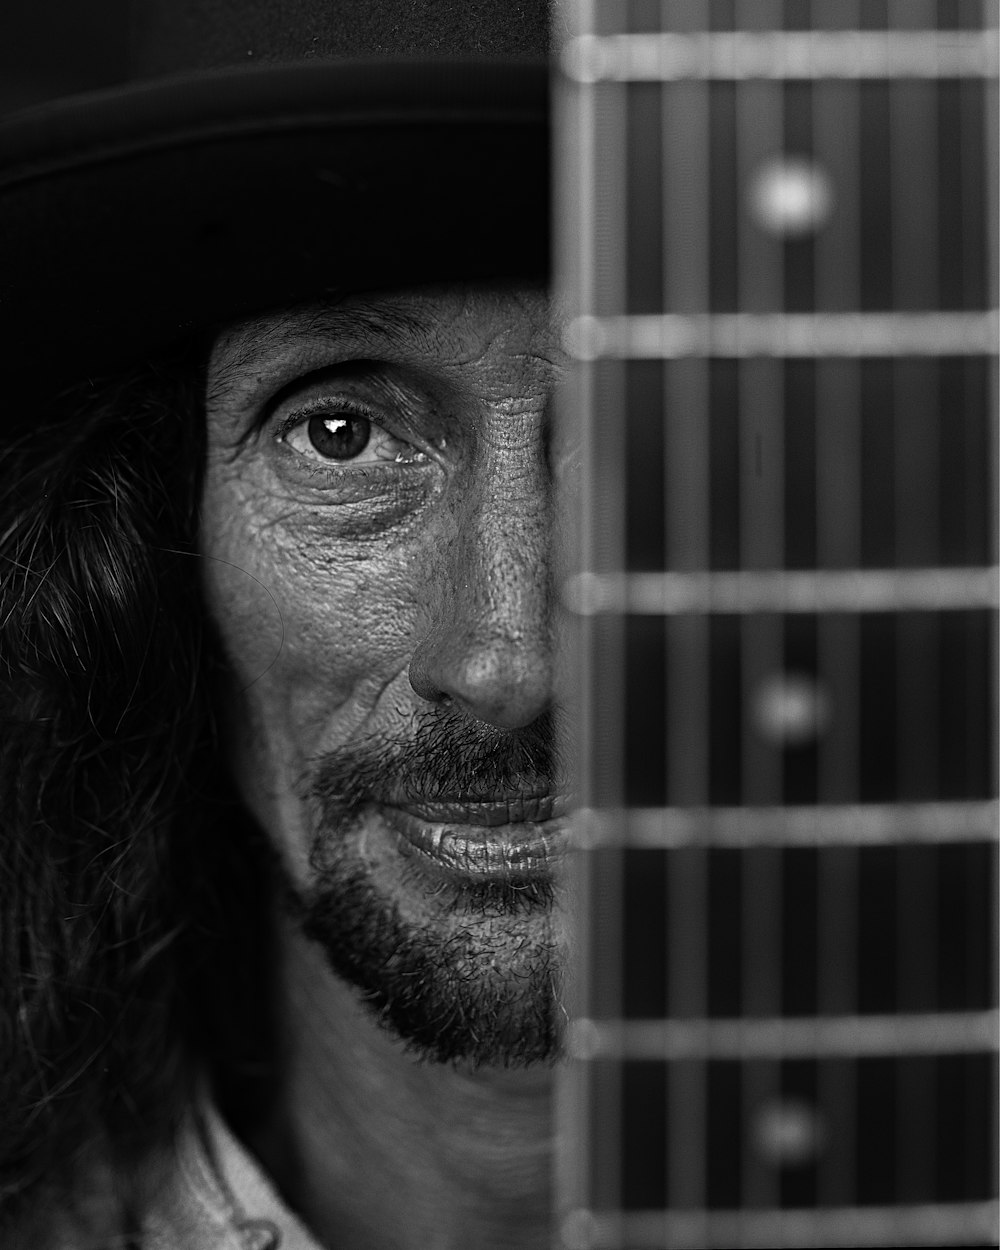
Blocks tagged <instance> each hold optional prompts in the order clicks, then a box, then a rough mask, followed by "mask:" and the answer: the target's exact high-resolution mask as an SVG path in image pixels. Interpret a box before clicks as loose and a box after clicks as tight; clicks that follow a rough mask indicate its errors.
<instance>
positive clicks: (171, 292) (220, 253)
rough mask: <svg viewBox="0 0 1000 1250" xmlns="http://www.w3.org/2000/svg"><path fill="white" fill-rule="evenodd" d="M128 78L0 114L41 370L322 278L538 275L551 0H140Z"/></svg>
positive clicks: (350, 281) (136, 344) (0, 169)
mask: <svg viewBox="0 0 1000 1250" xmlns="http://www.w3.org/2000/svg"><path fill="white" fill-rule="evenodd" d="M133 10H134V13H133V31H132V34H133V56H132V72H131V75H130V78H129V81H128V82H127V83H126V84H124V85H122V86H120V87H115V88H113V89H110V90H104V91H100V92H92V93H88V94H86V95H79V96H76V97H73V98H68V99H64V100H59V101H56V102H53V103H48V104H45V105H42V106H39V107H37V108H34V109H31V110H27V111H24V112H22V113H20V114H18V115H16V116H13V117H11V118H9V119H7V120H5V121H4V122H2V123H0V344H2V348H0V350H2V351H3V353H4V357H5V362H4V369H5V372H7V373H8V375H9V374H10V373H11V371H13V372H15V373H16V372H19V371H23V370H30V371H31V372H32V373H33V374H34V375H35V376H36V378H37V380H38V381H39V383H40V384H42V385H45V384H58V383H61V382H63V381H68V380H73V379H76V378H78V377H80V376H82V375H84V374H91V373H99V372H106V371H108V370H112V369H114V368H115V367H117V366H119V365H121V364H122V363H125V362H128V361H133V360H135V359H136V358H138V357H141V356H142V355H143V354H146V353H148V352H149V351H150V350H151V349H154V348H156V347H158V346H161V345H165V344H167V343H169V342H170V341H171V340H172V339H176V338H178V337H180V336H183V335H185V334H187V333H189V332H190V331H191V330H192V329H193V328H196V327H200V326H208V325H212V324H217V323H220V322H225V321H227V320H232V319H234V318H237V317H240V316H243V315H248V314H250V313H252V312H255V311H261V310H263V309H265V308H268V307H275V306H279V305H287V304H292V303H296V302H299V301H302V300H305V299H309V298H315V297H317V296H319V295H321V294H322V293H323V292H324V291H329V290H345V289H346V290H351V289H366V290H367V289H372V288H377V287H395V286H403V285H410V284H413V283H419V282H430V281H449V280H477V279H493V278H517V277H534V278H539V277H543V276H544V275H545V274H546V273H547V267H548V218H549V195H548V106H547V96H548V70H547V67H546V63H545V54H546V50H547V38H548V12H547V8H546V4H545V0H514V2H513V3H501V2H499V0H133Z"/></svg>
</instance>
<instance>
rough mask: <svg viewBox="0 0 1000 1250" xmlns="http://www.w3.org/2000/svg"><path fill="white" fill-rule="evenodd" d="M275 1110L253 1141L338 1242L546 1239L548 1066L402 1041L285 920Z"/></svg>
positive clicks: (339, 1247) (388, 1244)
mask: <svg viewBox="0 0 1000 1250" xmlns="http://www.w3.org/2000/svg"><path fill="white" fill-rule="evenodd" d="M281 958H282V963H281V968H280V972H279V991H278V998H279V1001H278V1029H279V1034H280V1039H281V1042H280V1044H281V1054H282V1061H281V1062H282V1072H281V1085H280V1092H279V1094H278V1097H277V1098H276V1100H275V1112H274V1114H273V1116H272V1118H271V1120H270V1122H269V1123H268V1125H267V1126H266V1129H265V1131H264V1132H262V1134H261V1135H260V1138H259V1139H255V1140H254V1141H253V1142H252V1143H251V1144H252V1145H253V1146H254V1148H255V1149H256V1150H257V1151H258V1153H259V1154H260V1156H261V1159H262V1162H263V1164H264V1166H265V1168H266V1169H267V1170H268V1171H269V1172H270V1174H271V1176H272V1177H273V1179H274V1180H275V1182H276V1184H277V1185H278V1187H279V1189H280V1190H281V1191H282V1192H283V1194H284V1196H285V1198H286V1200H287V1201H288V1202H289V1204H290V1205H291V1206H292V1207H293V1208H294V1209H295V1210H296V1211H297V1212H298V1213H299V1215H300V1216H301V1218H302V1219H303V1220H304V1221H305V1223H306V1224H307V1225H308V1226H309V1227H310V1228H311V1229H312V1231H313V1232H314V1234H315V1235H316V1236H317V1238H318V1239H319V1240H320V1241H321V1242H323V1243H325V1244H327V1245H329V1246H331V1247H336V1250H362V1248H363V1250H417V1248H419V1250H458V1248H459V1247H461V1248H462V1250H467V1248H468V1247H469V1246H478V1247H482V1248H483V1250H535V1248H536V1247H537V1248H538V1250H541V1247H543V1246H547V1245H549V1244H550V1241H549V1203H550V1180H551V1178H550V1170H551V1157H550V1154H551V1136H552V1124H551V1086H552V1072H551V1070H549V1069H541V1068H540V1069H536V1070H531V1071H519V1072H507V1071H502V1070H498V1069H481V1070H479V1071H476V1072H473V1071H469V1070H462V1069H461V1068H456V1067H452V1066H447V1065H441V1064H431V1063H425V1062H422V1061H420V1060H419V1058H417V1057H415V1056H414V1055H412V1054H409V1053H407V1052H406V1051H405V1049H404V1047H403V1046H402V1044H401V1043H399V1042H398V1041H396V1040H395V1039H393V1038H391V1037H390V1036H389V1035H388V1034H387V1033H386V1032H385V1031H384V1030H383V1029H382V1028H381V1027H380V1026H379V1025H378V1024H377V1023H376V1022H375V1020H374V1019H373V1018H372V1017H371V1015H370V1014H369V1013H368V1012H366V1011H365V1010H364V1009H363V1008H362V1007H361V1006H360V1005H359V1004H358V1003H357V1001H356V996H355V994H354V992H353V991H352V990H351V989H350V988H349V987H347V986H345V985H344V984H343V983H342V982H341V981H340V980H339V978H337V977H335V976H334V975H333V974H332V973H331V972H330V971H329V970H328V968H327V966H326V963H325V960H324V958H323V955H322V952H321V951H320V950H319V949H318V947H316V946H315V945H314V944H313V943H311V942H309V941H308V940H307V939H305V938H304V937H302V936H301V935H300V934H298V933H297V932H293V931H292V930H291V929H290V928H288V929H286V930H285V931H284V932H283V933H282V935H281Z"/></svg>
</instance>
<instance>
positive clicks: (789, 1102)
mask: <svg viewBox="0 0 1000 1250" xmlns="http://www.w3.org/2000/svg"><path fill="white" fill-rule="evenodd" d="M753 1141H754V1145H755V1147H756V1148H757V1152H758V1153H759V1154H760V1155H761V1157H762V1158H763V1159H764V1160H765V1162H767V1163H770V1164H772V1165H773V1166H774V1167H779V1168H793V1167H804V1166H806V1165H807V1164H810V1163H813V1162H814V1161H815V1160H816V1158H817V1156H818V1155H819V1154H821V1153H822V1150H823V1146H824V1144H825V1141H826V1131H825V1128H824V1125H823V1121H822V1118H821V1116H820V1114H819V1112H818V1111H817V1110H816V1108H815V1107H813V1106H811V1105H810V1104H809V1103H807V1102H804V1101H802V1100H801V1099H797V1098H775V1099H773V1100H772V1101H770V1102H767V1103H765V1104H764V1106H762V1107H761V1108H760V1109H759V1110H758V1111H757V1114H756V1116H755V1118H754V1123H753Z"/></svg>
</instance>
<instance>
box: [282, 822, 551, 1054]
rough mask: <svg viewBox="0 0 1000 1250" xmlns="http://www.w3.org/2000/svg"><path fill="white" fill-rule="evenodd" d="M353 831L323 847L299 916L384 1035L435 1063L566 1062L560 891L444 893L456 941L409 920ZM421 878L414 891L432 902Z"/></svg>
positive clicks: (472, 888)
mask: <svg viewBox="0 0 1000 1250" xmlns="http://www.w3.org/2000/svg"><path fill="white" fill-rule="evenodd" d="M343 832H344V831H343V828H341V829H340V830H338V831H337V832H336V833H333V834H332V835H331V834H329V833H326V834H325V835H320V836H319V837H317V840H316V845H315V847H314V852H313V856H312V860H313V866H314V869H315V871H316V873H317V876H316V880H315V884H314V886H313V887H311V888H310V890H309V893H308V897H302V898H299V899H297V900H295V907H294V910H295V911H296V913H297V914H298V918H299V921H300V924H301V926H302V929H303V931H304V933H305V934H306V936H307V937H309V938H310V939H311V940H312V941H314V942H317V943H318V944H319V945H320V946H321V948H322V949H323V951H324V952H325V955H326V958H327V961H328V963H329V965H330V967H331V968H332V970H333V971H334V973H336V975H337V976H339V977H341V978H342V979H343V980H344V981H346V982H348V983H349V984H350V985H353V986H354V987H355V988H356V989H357V990H358V991H359V992H360V996H361V999H362V1001H363V1002H364V1003H365V1004H366V1005H367V1007H368V1008H369V1009H370V1011H371V1012H372V1013H373V1015H374V1016H375V1018H376V1019H377V1021H378V1022H379V1024H380V1025H382V1026H383V1027H384V1028H385V1029H387V1030H388V1031H389V1032H391V1033H392V1034H394V1035H395V1036H396V1037H398V1038H400V1039H401V1040H402V1041H403V1042H405V1043H406V1045H407V1047H408V1048H409V1049H410V1050H411V1051H413V1052H414V1053H415V1054H416V1055H417V1056H419V1057H421V1058H423V1059H427V1060H429V1061H431V1062H436V1063H447V1062H454V1063H464V1064H468V1065H470V1066H473V1067H479V1066H482V1065H489V1066H498V1067H506V1068H521V1067H527V1066H529V1065H531V1064H538V1063H547V1062H551V1061H552V1060H554V1059H555V1058H557V1057H558V1054H559V1050H560V1035H561V1024H562V1019H563V1010H562V1008H561V1006H560V988H561V986H560V981H561V969H562V959H561V955H560V952H559V951H558V949H557V943H556V941H555V938H554V925H553V905H554V890H553V886H552V883H551V881H550V880H549V879H548V878H538V877H532V878H528V879H517V880H509V881H508V880H500V881H498V880H490V881H486V882H482V883H473V884H471V885H465V884H460V885H455V886H451V885H448V886H445V887H442V888H441V889H440V891H439V892H438V891H435V894H436V897H437V899H438V901H439V902H440V904H441V905H442V907H446V908H447V912H448V915H449V924H448V925H447V929H446V930H445V929H444V927H443V926H438V925H435V924H434V922H433V920H428V921H421V922H419V923H417V922H413V921H411V920H410V919H408V918H407V917H406V916H404V915H403V914H402V912H401V909H400V907H399V905H398V903H397V902H396V901H395V900H394V899H392V898H388V897H386V896H385V894H384V893H383V892H382V891H381V890H380V889H379V887H378V885H377V883H376V882H375V881H374V880H373V879H372V874H371V872H370V870H369V869H368V866H367V865H366V863H365V862H364V860H363V859H362V858H361V857H360V856H359V855H358V854H357V852H356V851H355V850H354V848H353V844H352V843H351V842H350V841H349V840H346V839H345V838H344V836H343ZM418 871H419V870H417V869H415V868H414V869H411V878H410V880H411V883H412V885H413V888H414V890H418V889H420V888H423V890H424V891H425V892H426V891H427V886H426V883H423V884H422V885H421V882H420V879H419V876H418Z"/></svg>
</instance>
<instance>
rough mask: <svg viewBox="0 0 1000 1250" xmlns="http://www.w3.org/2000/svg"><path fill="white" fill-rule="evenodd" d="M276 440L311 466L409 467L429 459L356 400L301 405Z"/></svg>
mask: <svg viewBox="0 0 1000 1250" xmlns="http://www.w3.org/2000/svg"><path fill="white" fill-rule="evenodd" d="M277 439H278V441H279V442H280V443H283V444H284V445H285V446H286V447H288V448H289V449H290V450H291V451H292V452H294V453H295V454H296V455H298V456H301V457H303V458H304V459H305V460H307V461H310V462H312V463H313V464H314V465H326V466H336V465H343V466H354V465H357V466H363V465H379V464H392V465H408V464H420V463H423V462H425V461H426V460H427V459H428V457H427V455H426V453H425V452H422V451H420V450H419V449H418V448H416V447H414V446H413V445H412V443H409V442H407V441H406V440H405V439H402V438H399V437H398V436H397V435H395V434H393V433H392V432H391V431H390V430H389V429H387V428H386V425H385V423H384V421H383V422H380V421H379V419H378V414H376V413H374V412H373V411H372V410H371V409H369V408H367V407H366V406H364V405H362V404H361V403H359V402H358V401H357V400H351V401H350V402H344V401H338V400H334V399H317V400H313V401H310V402H308V403H305V404H300V405H298V406H296V407H295V409H294V410H293V411H291V412H290V413H288V414H286V416H285V417H284V419H283V420H282V422H281V425H280V427H279V429H278V432H277Z"/></svg>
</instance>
